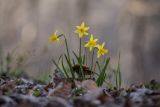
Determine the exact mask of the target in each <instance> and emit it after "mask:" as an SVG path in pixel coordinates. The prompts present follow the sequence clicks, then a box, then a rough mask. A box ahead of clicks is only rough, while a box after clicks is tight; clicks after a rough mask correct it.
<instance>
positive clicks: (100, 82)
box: [96, 58, 110, 86]
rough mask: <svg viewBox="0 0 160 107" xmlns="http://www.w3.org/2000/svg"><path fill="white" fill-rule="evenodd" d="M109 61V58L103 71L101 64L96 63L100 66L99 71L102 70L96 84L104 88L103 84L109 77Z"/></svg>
mask: <svg viewBox="0 0 160 107" xmlns="http://www.w3.org/2000/svg"><path fill="white" fill-rule="evenodd" d="M109 61H110V58H107V59H106V62H105V65H104V67H103V68H102V69H101V67H100V64H99V62H96V63H97V65H98V68H99V70H100V74H99V77H98V79H97V81H96V83H97V85H98V86H102V85H103V83H104V82H105V80H106V77H107V74H106V69H107V66H108V64H109Z"/></svg>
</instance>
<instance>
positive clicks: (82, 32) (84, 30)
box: [75, 22, 89, 38]
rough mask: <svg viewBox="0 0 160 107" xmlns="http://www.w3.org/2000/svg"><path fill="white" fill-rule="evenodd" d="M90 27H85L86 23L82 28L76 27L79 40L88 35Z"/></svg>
mask: <svg viewBox="0 0 160 107" xmlns="http://www.w3.org/2000/svg"><path fill="white" fill-rule="evenodd" d="M88 30H89V27H88V26H86V25H85V23H84V22H82V24H81V25H80V26H76V30H75V33H77V34H78V35H79V38H82V37H83V36H84V35H88Z"/></svg>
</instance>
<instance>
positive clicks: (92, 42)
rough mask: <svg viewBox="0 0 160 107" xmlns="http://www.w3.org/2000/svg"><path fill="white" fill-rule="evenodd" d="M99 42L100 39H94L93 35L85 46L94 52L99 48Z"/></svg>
mask: <svg viewBox="0 0 160 107" xmlns="http://www.w3.org/2000/svg"><path fill="white" fill-rule="evenodd" d="M97 41H98V39H94V38H93V35H92V34H91V36H90V40H89V41H88V42H87V43H86V44H85V45H84V46H85V47H89V50H90V51H92V49H93V48H95V47H96V46H97Z"/></svg>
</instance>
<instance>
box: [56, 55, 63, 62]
mask: <svg viewBox="0 0 160 107" xmlns="http://www.w3.org/2000/svg"><path fill="white" fill-rule="evenodd" d="M62 56H63V55H60V57H59V58H58V62H57V64H59V62H60V60H61V58H62Z"/></svg>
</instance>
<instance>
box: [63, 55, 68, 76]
mask: <svg viewBox="0 0 160 107" xmlns="http://www.w3.org/2000/svg"><path fill="white" fill-rule="evenodd" d="M62 69H63V71H64V73H65V76H66V78H68V79H69V74H68V72H67V70H66V69H65V67H64V63H63V57H62Z"/></svg>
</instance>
